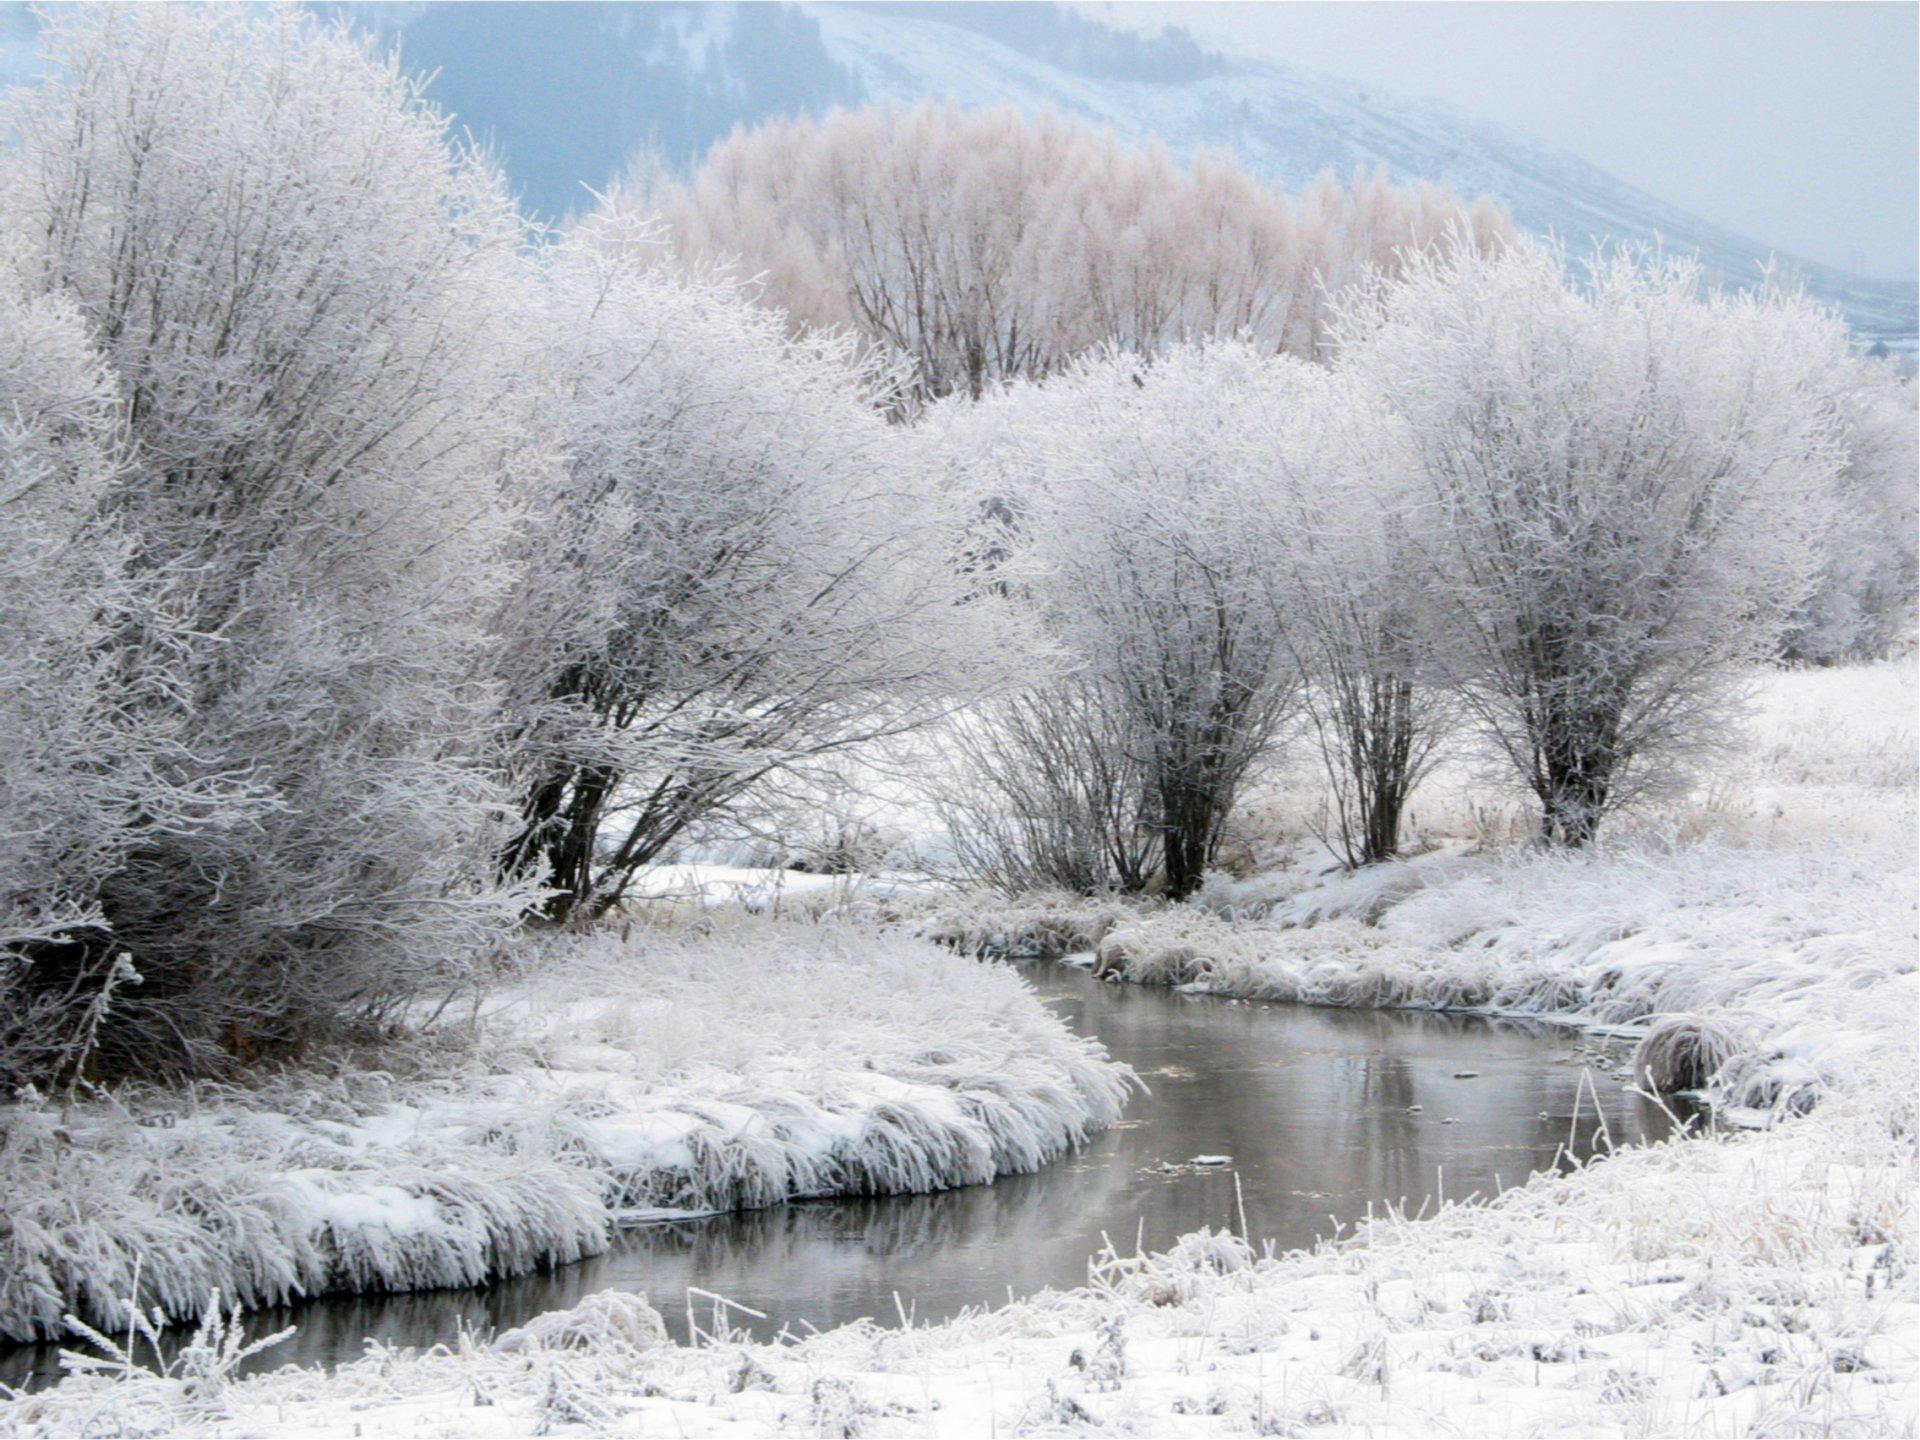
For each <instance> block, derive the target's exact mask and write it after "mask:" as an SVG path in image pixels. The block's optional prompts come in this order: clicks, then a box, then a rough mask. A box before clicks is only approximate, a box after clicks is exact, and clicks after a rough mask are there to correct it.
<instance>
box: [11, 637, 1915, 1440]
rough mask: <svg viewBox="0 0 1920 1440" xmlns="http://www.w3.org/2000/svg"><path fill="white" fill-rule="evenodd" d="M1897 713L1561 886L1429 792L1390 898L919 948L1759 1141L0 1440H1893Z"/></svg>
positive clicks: (989, 921) (1277, 897) (1901, 1087)
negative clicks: (1425, 826) (1200, 1004)
mask: <svg viewBox="0 0 1920 1440" xmlns="http://www.w3.org/2000/svg"><path fill="white" fill-rule="evenodd" d="M1913 693H1914V670H1913V665H1912V663H1911V661H1909V662H1906V663H1904V664H1901V665H1893V666H1881V667H1876V668H1875V669H1873V670H1870V671H1865V672H1839V673H1829V674H1815V675H1791V676H1782V677H1777V678H1776V679H1775V680H1774V681H1773V682H1772V683H1771V684H1770V686H1769V689H1768V692H1767V694H1766V696H1765V697H1764V705H1763V710H1762V718H1761V722H1760V726H1759V729H1758V731H1757V735H1758V742H1757V743H1756V745H1755V746H1754V747H1753V751H1752V753H1751V755H1750V757H1749V759H1748V761H1747V762H1746V764H1745V765H1744V766H1743V767H1742V768H1741V769H1739V770H1738V771H1736V772H1733V773H1731V774H1729V775H1727V776H1726V777H1724V779H1723V783H1722V784H1721V785H1720V786H1717V787H1715V788H1714V789H1713V790H1712V791H1710V792H1708V793H1706V794H1704V795H1703V796H1700V797H1695V799H1694V801H1693V802H1692V803H1691V804H1690V805H1688V806H1684V807H1675V808H1673V809H1672V810H1670V811H1668V812H1666V813H1664V814H1660V815H1655V816H1652V817H1649V818H1648V819H1646V820H1644V821H1642V822H1640V823H1639V824H1638V825H1636V826H1622V827H1621V829H1620V831H1619V833H1618V835H1617V838H1616V839H1615V840H1614V841H1613V842H1612V843H1610V844H1609V845H1608V846H1606V847H1603V848H1602V850H1601V851H1600V852H1598V853H1596V854H1593V855H1589V856H1583V857H1574V858H1572V859H1568V858H1564V857H1553V856H1541V855H1536V854H1531V853H1522V852H1516V851H1513V850H1508V849H1502V848H1500V847H1498V846H1489V845H1487V844H1485V842H1486V841H1487V840H1488V839H1497V838H1498V835H1497V834H1489V832H1497V831H1498V830H1500V829H1501V828H1502V827H1503V826H1505V825H1507V823H1508V822H1507V821H1506V820H1504V819H1503V818H1502V817H1500V816H1499V815H1495V814H1490V813H1489V812H1488V811H1487V810H1485V809H1483V808H1481V807H1480V806H1479V805H1478V804H1477V802H1467V801H1456V800H1449V798H1448V796H1447V794H1446V792H1445V790H1444V787H1442V790H1441V793H1440V794H1439V795H1438V797H1437V798H1434V799H1431V800H1430V801H1429V804H1430V805H1431V806H1433V808H1434V809H1435V810H1437V811H1439V812H1442V813H1444V812H1445V811H1446V809H1447V807H1448V806H1449V805H1450V804H1453V805H1456V809H1455V810H1454V812H1453V813H1454V823H1452V824H1451V825H1448V824H1447V823H1446V822H1445V821H1430V822H1429V824H1431V825H1433V827H1434V829H1435V831H1436V833H1440V834H1445V833H1448V831H1450V832H1451V833H1452V834H1453V835H1455V836H1457V837H1462V838H1460V839H1458V840H1456V841H1454V842H1452V843H1447V844H1442V845H1440V846H1438V847H1437V848H1435V849H1434V850H1433V851H1431V852H1430V853H1429V854H1428V855H1427V856H1425V857H1424V858H1422V859H1421V860H1419V861H1416V862H1414V863H1412V864H1410V865H1408V866H1404V867H1395V868H1392V869H1389V870H1385V871H1380V872H1374V873H1372V874H1369V875H1367V876H1365V877H1356V878H1351V879H1349V878H1343V877H1339V876H1329V875H1324V874H1318V873H1315V870H1314V867H1312V866H1310V865H1309V866H1295V867H1294V868H1293V869H1291V870H1276V871H1271V872H1268V873H1264V874H1257V875H1253V876H1249V877H1247V878H1244V879H1242V880H1238V881H1226V880H1222V881H1217V882H1215V884H1214V885H1213V886H1212V887H1210V891H1209V894H1208V896H1207V897H1206V899H1207V902H1208V907H1209V908H1195V909H1193V910H1190V911H1186V912H1180V913H1172V912H1160V913H1157V914H1147V915H1141V914H1137V913H1133V912H1129V911H1126V910H1124V909H1115V908H1110V907H1082V908H1081V909H1080V910H1079V912H1078V913H1075V914H1070V915H1064V916H1063V915H1059V914H1056V915H1053V916H1051V917H1050V918H1049V917H1048V916H1047V914H1046V911H1047V907H1046V906H1036V907H1029V908H1028V909H1027V910H1026V911H1024V912H1017V913H1016V912H1015V911H1013V910H1009V909H1008V907H998V909H997V911H996V910H990V909H989V908H987V907H973V908H971V909H968V908H967V907H958V908H954V907H950V908H949V909H948V910H947V912H946V913H945V914H944V915H943V916H942V917H941V918H940V919H939V920H938V921H937V923H936V922H929V924H930V928H931V929H934V930H938V931H941V933H944V934H946V935H947V936H948V937H949V938H954V939H961V938H965V937H967V936H969V935H980V934H987V933H989V932H994V933H999V934H1001V935H1003V936H1004V935H1005V934H1008V933H1012V932H1014V931H1017V930H1018V929H1019V928H1020V927H1021V926H1022V925H1026V924H1029V923H1036V924H1037V923H1043V922H1044V923H1049V924H1057V925H1058V926H1059V927H1060V928H1061V930H1062V931H1063V932H1064V931H1076V933H1078V932H1085V931H1097V932H1098V933H1097V936H1096V937H1095V938H1097V939H1099V940H1100V941H1102V942H1103V943H1105V944H1106V945H1107V946H1108V948H1109V949H1110V950H1111V951H1113V952H1115V953H1116V956H1117V959H1118V960H1119V962H1120V963H1123V964H1125V965H1126V966H1128V967H1129V968H1131V969H1132V970H1133V971H1134V973H1135V974H1136V976H1137V978H1141V979H1161V980H1171V981H1179V982H1182V983H1202V984H1206V985H1208V986H1209V987H1211V988H1224V989H1241V990H1246V991H1250V992H1256V993H1274V994H1298V995H1305V996H1311V997H1313V998H1320V999H1328V1000H1339V1001H1341V1002H1342V1003H1382V1002H1389V1003H1403V1004H1404V1003H1413V1004H1438V1003H1454V1004H1477V1005H1488V1006H1495V1007H1498V1008H1510V1009H1519V1010H1530V1011H1534V1012H1544V1013H1557V1014H1560V1015H1563V1016H1567V1017H1569V1018H1573V1019H1579V1020H1583V1021H1585V1022H1587V1023H1600V1024H1605V1025H1608V1026H1611V1027H1616V1028H1625V1029H1628V1030H1639V1031H1640V1032H1642V1033H1646V1034H1648V1035H1650V1036H1652V1037H1654V1040H1658V1039H1659V1037H1660V1036H1662V1035H1664V1036H1665V1037H1666V1039H1667V1042H1668V1043H1667V1044H1666V1045H1665V1048H1664V1049H1663V1048H1662V1046H1661V1045H1659V1044H1656V1043H1654V1042H1653V1040H1650V1042H1649V1046H1648V1053H1649V1057H1650V1058H1652V1059H1655V1060H1657V1061H1659V1062H1661V1063H1663V1064H1672V1065H1678V1064H1679V1062H1680V1061H1681V1060H1684V1059H1685V1055H1684V1053H1683V1052H1684V1051H1685V1049H1686V1046H1685V1045H1682V1044H1676V1043H1673V1042H1674V1041H1675V1040H1676V1039H1678V1040H1682V1041H1686V1042H1689V1043H1692V1044H1695V1045H1696V1046H1697V1047H1698V1048H1700V1049H1702V1050H1703V1051H1704V1052H1705V1053H1706V1054H1707V1055H1708V1057H1709V1058H1710V1060H1711V1061H1712V1063H1713V1064H1714V1065H1720V1066H1722V1067H1723V1068H1722V1070H1721V1075H1720V1081H1719V1088H1720V1089H1721V1091H1722V1093H1723V1094H1724V1095H1725V1097H1726V1098H1728V1099H1730V1100H1734V1101H1741V1102H1744V1103H1746V1104H1747V1105H1749V1107H1752V1108H1753V1110H1754V1112H1755V1113H1753V1114H1751V1115H1749V1117H1748V1118H1750V1119H1753V1120H1755V1121H1759V1120H1761V1119H1762V1118H1763V1117H1762V1116H1760V1115H1759V1114H1758V1107H1759V1105H1760V1104H1761V1103H1762V1102H1765V1103H1766V1104H1767V1105H1768V1106H1769V1107H1770V1114H1769V1115H1768V1116H1767V1117H1764V1118H1768V1119H1771V1120H1772V1121H1773V1122H1774V1123H1772V1124H1771V1126H1770V1127H1769V1128H1764V1129H1754V1130H1747V1131H1735V1132H1731V1133H1725V1134H1720V1135H1716V1136H1713V1137H1711V1138H1707V1139H1703V1140H1692V1141H1682V1142H1675V1143H1672V1144H1669V1145H1665V1146H1661V1147H1656V1148H1652V1149H1648V1150H1643V1151H1637V1152H1628V1153H1623V1154H1620V1155H1617V1156H1615V1157H1613V1158H1611V1159H1609V1160H1606V1161H1604V1162H1602V1163H1598V1164H1596V1165H1593V1166H1591V1167H1589V1168H1588V1169H1586V1170H1584V1171H1582V1172H1579V1173H1577V1174H1575V1175H1572V1176H1570V1177H1566V1178H1544V1177H1543V1178H1536V1179H1535V1180H1534V1181H1532V1182H1531V1183H1529V1184H1528V1185H1526V1186H1524V1187H1521V1188H1518V1189H1514V1190H1510V1191H1508V1192H1507V1193H1506V1194H1505V1195H1503V1196H1501V1197H1499V1198H1498V1199H1497V1200H1495V1201H1493V1202H1492V1203H1488V1204H1479V1205H1472V1206H1465V1207H1453V1208H1449V1209H1447V1210H1446V1211H1444V1212H1443V1213H1442V1214H1441V1215H1440V1216H1438V1217H1437V1218H1431V1219H1427V1220H1424V1221H1420V1222H1417V1223H1416V1222H1408V1221H1403V1220H1401V1219H1399V1218H1397V1217H1392V1216H1387V1217H1380V1218H1378V1219H1377V1220H1376V1221H1375V1222H1374V1223H1372V1224H1370V1225H1366V1226H1363V1227H1361V1228H1360V1230H1359V1232H1358V1233H1357V1234H1356V1235H1354V1236H1352V1237H1350V1238H1349V1239H1347V1240H1346V1241H1344V1242H1343V1243H1341V1244H1338V1245H1334V1246H1328V1247H1323V1248H1321V1249H1320V1250H1318V1251H1316V1252H1314V1253H1294V1254H1290V1255H1285V1256H1266V1255H1260V1254H1258V1253H1257V1248H1256V1247H1255V1246H1250V1245H1249V1244H1248V1243H1246V1241H1245V1240H1244V1239H1241V1238H1239V1237H1234V1236H1223V1235H1203V1236H1197V1237H1189V1238H1188V1239H1187V1240H1185V1241H1183V1242H1182V1243H1181V1244H1180V1246H1178V1247H1176V1249H1175V1251H1174V1252H1172V1253H1170V1254H1168V1255H1165V1256H1159V1257H1140V1256H1116V1255H1108V1256H1106V1257H1102V1258H1101V1259H1100V1260H1099V1261H1097V1262H1096V1263H1095V1264H1094V1266H1093V1267H1092V1280H1093V1284H1092V1285H1091V1286H1090V1287H1089V1288H1088V1289H1087V1290H1084V1291H1080V1292H1076V1293H1073V1294H1069V1295H1054V1294H1048V1295H1041V1296H1037V1297H1035V1298H1033V1299H1031V1300H1028V1301H1024V1302H1021V1303H1020V1304H1017V1305H1013V1306H1010V1307H1007V1308H1005V1309H1002V1310H997V1311H993V1312H990V1313H984V1314H979V1315H974V1316H970V1317H965V1318H962V1319H960V1320H958V1321H954V1322H951V1323H949V1324H947V1325H943V1326H939V1327H933V1328H925V1329H918V1330H907V1331H891V1330H879V1329H875V1328H873V1327H869V1326H859V1327H849V1328H848V1329H845V1330H840V1331H834V1332H831V1333H829V1334H826V1335H823V1336H819V1337H816V1338H813V1339H810V1340H808V1341H805V1342H804V1343H800V1344H797V1345H789V1346H779V1347H775V1346H758V1345H752V1344H746V1343H741V1342H739V1341H737V1340H734V1339H732V1338H730V1337H727V1336H725V1335H724V1334H716V1336H715V1338H714V1339H713V1341H712V1343H710V1344H707V1345H703V1346H702V1347H700V1348H697V1349H687V1348H681V1347H676V1346H672V1345H670V1344H667V1343H665V1342H664V1341H663V1339H662V1336H661V1332H660V1329H659V1326H658V1323H657V1318H656V1317H654V1316H653V1315H652V1314H651V1312H650V1311H648V1310H647V1309H646V1308H645V1307H644V1305H643V1304H642V1303H641V1302H640V1301H638V1300H636V1299H635V1298H633V1297H622V1296H616V1295H612V1294H608V1295H603V1296H597V1297H594V1298H593V1299H591V1300H589V1301H588V1302H586V1303H585V1304H583V1305H582V1306H581V1307H579V1309H577V1310H576V1311H573V1312H566V1313H564V1314H561V1315H557V1316H549V1317H544V1318H543V1320H542V1321H540V1322H536V1323H535V1324H534V1325H531V1326H529V1327H527V1329H526V1330H524V1331H522V1332H516V1333H513V1334H509V1335H508V1336H506V1337H503V1338H502V1339H501V1340H500V1341H499V1342H497V1343H496V1344H493V1345H491V1346H484V1347H483V1346H475V1345H467V1346H463V1347H461V1349H460V1351H459V1352H458V1353H449V1352H445V1351H438V1352H433V1353H429V1354H426V1355H415V1354H409V1353H396V1352H388V1351H380V1352H376V1353H370V1354H369V1355H368V1357H367V1358H366V1359H364V1360H362V1361H360V1362H358V1363H357V1364H356V1365H353V1366H350V1367H346V1368H344V1369H342V1370H341V1371H339V1372H337V1373H336V1374H335V1375H333V1376H330V1377H329V1376H324V1375H320V1374H318V1373H314V1372H305V1371H297V1370H285V1371H282V1372H279V1373H278V1374H274V1375H268V1376H262V1377H259V1378H255V1379H251V1380H246V1381H241V1382H233V1383H230V1382H229V1381H228V1379H227V1376H228V1374H229V1373H230V1368H231V1367H230V1363H229V1361H228V1359H226V1358H224V1356H225V1355H227V1354H230V1353H231V1342H230V1341H229V1342H228V1344H229V1349H228V1351H227V1352H223V1351H222V1349H221V1345H220V1337H219V1336H211V1337H209V1341H208V1343H207V1344H205V1345H203V1346H201V1347H199V1348H198V1349H197V1350H196V1351H194V1352H192V1353H190V1355H189V1356H188V1357H187V1359H185V1360H183V1361H182V1362H181V1364H180V1365H179V1366H177V1367H176V1370H175V1373H174V1374H172V1375H170V1376H161V1375H157V1374H154V1373H151V1372H149V1371H144V1370H139V1371H135V1372H133V1373H132V1374H130V1375H117V1376H116V1375H114V1374H111V1373H104V1374H97V1375H93V1376H77V1377H74V1378H72V1379H69V1380H68V1381H67V1382H66V1383H65V1384H64V1385H63V1386H61V1387H60V1388H59V1389H58V1390H55V1391H51V1392H47V1393H45V1394H42V1395H37V1396H31V1397H26V1398H23V1399H19V1400H16V1401H13V1402H11V1403H7V1404H0V1433H19V1434H70V1433H78V1432H86V1433H101V1434H107V1433H123V1434H131V1433H162V1432H174V1431H191V1432H194V1433H207V1434H272V1435H284V1436H292V1435H329V1436H331V1435H347V1434H355V1435H365V1436H375V1435H528V1434H553V1433H605V1434H621V1435H649V1434H666V1435H760V1434H782V1433H785V1434H809V1435H843V1436H844V1435H858V1434H866V1435H938V1436H954V1437H963V1436H964V1437H972V1436H984V1435H989V1434H1070V1433H1087V1432H1109V1433H1115V1434H1133V1435H1149V1436H1151V1435H1216V1434H1218V1435H1229V1434H1268V1435H1309V1434H1311V1435H1318V1434H1327V1435H1360V1434H1365V1435H1409V1436H1429V1435H1442V1434H1458V1435H1489V1436H1492V1435H1557V1434H1574V1435H1740V1434H1764V1435H1806V1434H1823V1435H1824V1434H1831V1435H1890V1436H1898V1435H1912V1434H1914V1433H1916V1430H1920V1353H1917V1350H1920V1245H1917V1243H1916V1240H1917V1237H1916V1217H1915V1206H1914V1198H1915V1193H1916V1179H1917V1178H1920V1177H1917V1176H1916V1164H1915V1141H1916V1129H1917V1125H1916V1114H1915V1111H1916V1105H1915V1038H1914V1037H1915V1025H1916V1002H1917V1001H1920V988H1917V987H1920V980H1916V964H1915V961H1916V948H1917V942H1916V935H1915V915H1916V910H1915V884H1914V783H1915V782H1914V754H1913V751H1914V744H1913V737H1912V725H1913V713H1914V712H1913ZM1459 793H1460V794H1461V795H1465V794H1467V793H1469V792H1467V790H1466V789H1465V788H1464V787H1463V788H1462V790H1461V791H1460V792H1459ZM1476 840H1477V841H1478V842H1480V843H1475V841H1476ZM1294 853H1295V854H1304V853H1305V852H1304V851H1299V850H1296V851H1295V852H1294ZM1229 912H1231V914H1232V916H1234V917H1235V918H1234V919H1232V920H1229V919H1228V918H1227V917H1228V915H1229ZM1036 917H1038V918H1036ZM943 927H944V928H943ZM1076 927H1077V930H1076ZM828 933H831V932H830V931H829V932H828ZM747 973H748V972H747V971H746V970H745V969H742V970H741V971H739V972H737V973H736V975H735V976H734V977H733V978H734V980H735V981H736V982H737V983H747V979H746V977H747ZM900 978H902V979H904V978H905V977H900ZM803 988H804V987H803ZM907 988H908V989H909V990H911V989H912V988H913V987H912V986H908V987H907ZM953 998H955V997H950V998H949V999H948V1001H947V1003H949V1004H951V1003H952V999H953ZM1676 1016H1677V1017H1683V1018H1679V1019H1676V1018H1675V1017H1676ZM820 1023H821V1017H820V1016H819V1015H818V1014H813V1015H808V1014H800V1015H796V1016H793V1017H791V1024H792V1026H793V1029H794V1032H795V1035H796V1036H798V1035H799V1034H800V1033H802V1032H804V1031H805V1029H806V1027H808V1026H810V1025H818V1024H820ZM529 1043H534V1044H536V1045H537V1044H538V1043H541V1042H537V1041H536V1042H529ZM545 1043H557V1042H553V1041H551V1040H550V1041H548V1042H545ZM789 1043H790V1045H797V1044H798V1043H799V1041H798V1040H797V1039H794V1040H792V1041H790V1042H789ZM910 1058H918V1059H921V1060H924V1058H925V1057H924V1055H918V1056H915V1057H910ZM568 1063H576V1062H571V1061H570V1062H568ZM839 1078H840V1079H844V1076H842V1077H839ZM1096 1089H1097V1087H1096ZM1808 1103H1811V1104H1812V1108H1811V1110H1810V1113H1806V1114H1796V1113H1795V1112H1796V1111H1797V1110H1800V1109H1802V1108H1804V1107H1805V1106H1806V1105H1807V1104H1808ZM588 1118H591V1116H589V1117H588ZM714 1329H715V1330H716V1332H718V1331H720V1330H722V1329H723V1326H722V1325H721V1324H719V1323H716V1324H715V1326H714Z"/></svg>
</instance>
